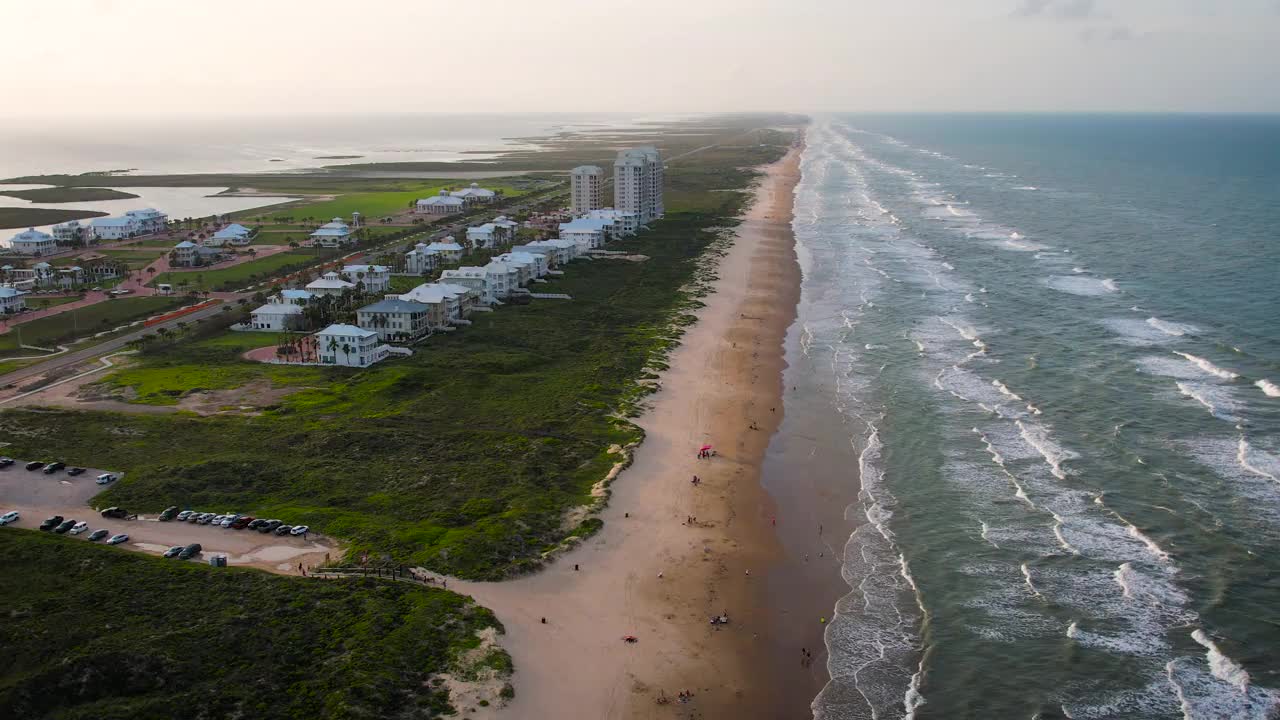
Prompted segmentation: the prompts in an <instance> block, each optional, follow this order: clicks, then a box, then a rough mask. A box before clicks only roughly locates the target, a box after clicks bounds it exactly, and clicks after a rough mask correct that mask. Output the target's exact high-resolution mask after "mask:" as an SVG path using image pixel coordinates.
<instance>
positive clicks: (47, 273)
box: [5, 262, 58, 290]
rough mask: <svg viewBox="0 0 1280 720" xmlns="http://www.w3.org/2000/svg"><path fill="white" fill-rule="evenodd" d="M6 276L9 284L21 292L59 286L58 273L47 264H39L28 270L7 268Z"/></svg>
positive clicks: (10, 266)
mask: <svg viewBox="0 0 1280 720" xmlns="http://www.w3.org/2000/svg"><path fill="white" fill-rule="evenodd" d="M5 268H6V269H5V276H6V277H7V278H8V279H9V283H10V284H11V285H12V286H13V287H15V288H18V289H19V290H31V289H33V288H49V287H53V286H54V285H57V284H58V271H57V270H55V269H54V267H53V266H52V265H50V264H49V263H47V262H38V263H36V264H34V265H32V266H31V267H28V268H15V267H13V266H12V265H6V266H5Z"/></svg>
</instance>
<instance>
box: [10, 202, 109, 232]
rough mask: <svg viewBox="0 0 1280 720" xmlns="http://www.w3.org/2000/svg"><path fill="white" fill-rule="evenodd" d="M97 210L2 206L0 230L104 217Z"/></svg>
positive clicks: (102, 213)
mask: <svg viewBox="0 0 1280 720" xmlns="http://www.w3.org/2000/svg"><path fill="white" fill-rule="evenodd" d="M106 214H107V213H104V212H99V211H97V210H56V209H53V208H27V207H16V208H15V207H0V230H6V229H10V228H29V227H37V226H39V225H52V224H54V223H64V222H67V221H68V220H84V219H85V218H95V217H102V216H103V215H106Z"/></svg>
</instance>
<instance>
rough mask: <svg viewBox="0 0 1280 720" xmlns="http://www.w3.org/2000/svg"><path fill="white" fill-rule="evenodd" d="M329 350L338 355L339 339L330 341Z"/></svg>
mask: <svg viewBox="0 0 1280 720" xmlns="http://www.w3.org/2000/svg"><path fill="white" fill-rule="evenodd" d="M344 347H345V346H344ZM327 349H328V350H329V352H331V353H334V354H337V352H338V339H337V338H333V339H332V340H330V341H329V344H328V346H327Z"/></svg>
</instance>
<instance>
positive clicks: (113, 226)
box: [89, 215, 141, 240]
mask: <svg viewBox="0 0 1280 720" xmlns="http://www.w3.org/2000/svg"><path fill="white" fill-rule="evenodd" d="M89 227H90V228H92V230H93V237H94V238H95V239H97V240H123V239H124V238H131V237H133V236H134V235H137V234H138V233H139V232H141V230H140V228H139V227H138V221H137V220H134V219H133V218H131V217H129V216H128V215H126V216H124V217H100V218H94V219H92V220H90V221H89Z"/></svg>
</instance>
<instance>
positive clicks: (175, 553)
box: [164, 545, 185, 558]
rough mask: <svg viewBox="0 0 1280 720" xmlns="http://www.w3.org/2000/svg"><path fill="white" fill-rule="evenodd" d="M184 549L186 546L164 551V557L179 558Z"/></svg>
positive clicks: (175, 546) (176, 546)
mask: <svg viewBox="0 0 1280 720" xmlns="http://www.w3.org/2000/svg"><path fill="white" fill-rule="evenodd" d="M184 549H185V546H183V545H174V546H173V547H171V548H169V549H168V550H165V551H164V556H165V557H167V558H171V557H177V556H178V553H180V552H182V551H183V550H184Z"/></svg>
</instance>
